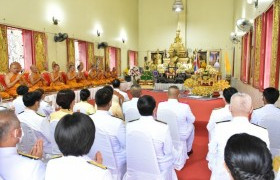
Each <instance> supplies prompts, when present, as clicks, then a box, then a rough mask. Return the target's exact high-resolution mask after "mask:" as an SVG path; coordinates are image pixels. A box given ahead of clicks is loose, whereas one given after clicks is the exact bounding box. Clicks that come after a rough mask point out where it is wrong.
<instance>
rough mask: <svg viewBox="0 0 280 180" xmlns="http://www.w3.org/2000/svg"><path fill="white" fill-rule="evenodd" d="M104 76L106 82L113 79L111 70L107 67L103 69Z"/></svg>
mask: <svg viewBox="0 0 280 180" xmlns="http://www.w3.org/2000/svg"><path fill="white" fill-rule="evenodd" d="M104 76H105V78H106V83H111V82H112V81H113V80H114V78H112V75H111V71H110V69H109V68H108V69H107V70H106V71H105V73H104Z"/></svg>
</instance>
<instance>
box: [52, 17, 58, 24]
mask: <svg viewBox="0 0 280 180" xmlns="http://www.w3.org/2000/svg"><path fill="white" fill-rule="evenodd" d="M52 21H53V24H54V25H58V19H56V18H55V17H53V18H52Z"/></svg>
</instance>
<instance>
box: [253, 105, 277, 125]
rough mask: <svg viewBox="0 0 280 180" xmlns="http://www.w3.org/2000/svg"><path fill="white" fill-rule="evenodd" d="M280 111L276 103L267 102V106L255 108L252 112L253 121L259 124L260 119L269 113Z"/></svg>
mask: <svg viewBox="0 0 280 180" xmlns="http://www.w3.org/2000/svg"><path fill="white" fill-rule="evenodd" d="M274 113H278V114H279V113H280V109H279V108H277V107H276V106H275V105H274V104H266V105H265V106H263V107H261V108H259V109H255V110H254V111H253V113H252V117H251V123H253V124H257V125H258V124H259V122H260V120H261V119H262V118H263V117H264V116H265V115H269V114H274Z"/></svg>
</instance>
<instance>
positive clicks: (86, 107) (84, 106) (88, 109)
mask: <svg viewBox="0 0 280 180" xmlns="http://www.w3.org/2000/svg"><path fill="white" fill-rule="evenodd" d="M73 112H81V113H84V114H87V115H92V114H94V113H95V108H94V107H93V105H91V104H89V103H88V102H87V101H81V102H79V103H76V104H75V105H74V108H73Z"/></svg>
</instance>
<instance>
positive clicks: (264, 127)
mask: <svg viewBox="0 0 280 180" xmlns="http://www.w3.org/2000/svg"><path fill="white" fill-rule="evenodd" d="M252 124H253V125H255V126H258V127H260V128H263V129H266V128H265V127H263V126H260V125H257V124H254V123H252Z"/></svg>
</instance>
